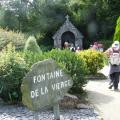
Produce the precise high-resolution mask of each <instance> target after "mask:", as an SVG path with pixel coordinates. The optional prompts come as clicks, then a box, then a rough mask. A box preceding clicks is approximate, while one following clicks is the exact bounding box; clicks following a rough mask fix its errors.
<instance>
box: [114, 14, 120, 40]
mask: <svg viewBox="0 0 120 120" xmlns="http://www.w3.org/2000/svg"><path fill="white" fill-rule="evenodd" d="M116 40H118V41H120V16H119V17H118V19H117V24H116V28H115V33H114V41H116Z"/></svg>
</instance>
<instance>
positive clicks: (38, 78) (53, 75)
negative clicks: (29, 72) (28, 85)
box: [33, 69, 63, 83]
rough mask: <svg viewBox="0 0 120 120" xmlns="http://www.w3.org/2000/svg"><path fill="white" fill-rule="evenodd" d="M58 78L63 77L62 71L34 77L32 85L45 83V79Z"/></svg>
mask: <svg viewBox="0 0 120 120" xmlns="http://www.w3.org/2000/svg"><path fill="white" fill-rule="evenodd" d="M58 77H63V72H62V70H61V69H60V70H56V71H52V72H50V73H44V74H41V75H36V76H34V77H33V83H40V82H42V81H45V80H46V79H48V80H50V79H55V78H58Z"/></svg>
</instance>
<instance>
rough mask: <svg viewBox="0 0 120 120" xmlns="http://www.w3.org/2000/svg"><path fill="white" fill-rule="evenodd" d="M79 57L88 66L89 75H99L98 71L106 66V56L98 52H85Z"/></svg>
mask: <svg viewBox="0 0 120 120" xmlns="http://www.w3.org/2000/svg"><path fill="white" fill-rule="evenodd" d="M78 56H79V57H80V58H82V59H83V60H84V61H85V63H86V64H87V68H88V70H89V74H93V75H95V74H97V70H99V69H101V68H102V67H103V66H104V59H105V57H104V54H103V53H102V52H99V51H96V50H91V49H88V50H84V51H80V52H79V53H78Z"/></svg>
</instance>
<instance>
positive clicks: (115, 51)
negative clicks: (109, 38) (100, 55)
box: [105, 41, 120, 91]
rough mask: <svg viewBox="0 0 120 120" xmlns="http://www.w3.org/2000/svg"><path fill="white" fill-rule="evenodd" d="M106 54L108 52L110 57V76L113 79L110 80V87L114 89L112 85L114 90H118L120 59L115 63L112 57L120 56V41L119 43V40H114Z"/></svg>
mask: <svg viewBox="0 0 120 120" xmlns="http://www.w3.org/2000/svg"><path fill="white" fill-rule="evenodd" d="M105 54H107V55H108V56H109V58H110V71H109V77H110V80H111V81H110V86H109V89H112V87H114V90H115V91H116V90H118V83H119V75H120V64H119V62H120V61H116V63H114V62H113V60H112V59H115V58H119V57H120V43H119V41H114V43H113V44H112V46H111V47H110V48H109V49H108V50H106V51H105ZM118 60H119V59H118ZM114 61H115V60H114Z"/></svg>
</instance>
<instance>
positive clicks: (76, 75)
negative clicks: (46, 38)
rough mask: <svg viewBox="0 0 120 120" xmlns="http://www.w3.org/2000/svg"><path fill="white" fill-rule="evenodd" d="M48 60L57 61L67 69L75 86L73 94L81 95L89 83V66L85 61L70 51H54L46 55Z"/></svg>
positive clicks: (72, 90)
mask: <svg viewBox="0 0 120 120" xmlns="http://www.w3.org/2000/svg"><path fill="white" fill-rule="evenodd" d="M46 56H47V57H48V58H50V57H51V58H52V59H54V60H56V61H57V62H58V63H59V64H60V65H61V66H62V67H63V69H65V70H66V71H67V72H68V74H70V75H71V77H72V79H73V86H72V88H71V92H74V93H80V92H82V87H83V86H84V85H85V84H86V83H87V80H86V79H85V75H87V73H88V71H87V66H86V64H85V62H84V61H83V59H81V58H80V57H78V56H77V55H76V54H75V53H73V52H71V51H69V50H57V49H54V50H52V51H51V52H48V53H46Z"/></svg>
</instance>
